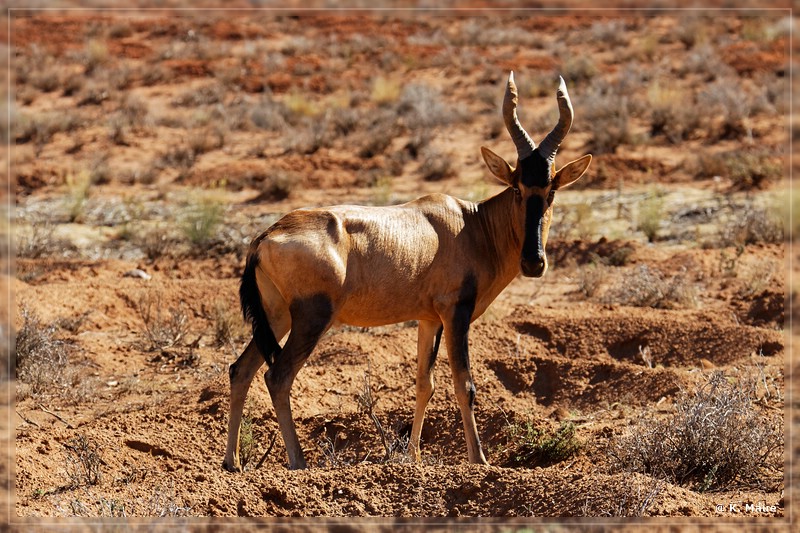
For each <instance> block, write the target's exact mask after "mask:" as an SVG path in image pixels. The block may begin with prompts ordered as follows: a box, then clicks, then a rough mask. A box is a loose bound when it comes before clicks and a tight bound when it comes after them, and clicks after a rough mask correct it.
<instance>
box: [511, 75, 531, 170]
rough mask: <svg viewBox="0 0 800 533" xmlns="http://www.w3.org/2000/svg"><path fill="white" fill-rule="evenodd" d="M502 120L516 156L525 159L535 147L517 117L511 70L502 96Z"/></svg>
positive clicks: (515, 88)
mask: <svg viewBox="0 0 800 533" xmlns="http://www.w3.org/2000/svg"><path fill="white" fill-rule="evenodd" d="M503 121H504V122H505V123H506V129H507V130H508V133H509V134H511V139H512V140H513V141H514V146H516V147H517V157H518V158H519V159H525V158H526V157H528V156H529V155H531V154H532V153H533V151H534V150H535V149H536V143H534V142H533V139H531V138H530V136H529V135H528V134H527V132H526V131H525V130H524V129H523V128H522V125H521V124H520V123H519V119H518V118H517V86H516V84H515V83H514V71H513V70H512V71H511V74H509V75H508V86H506V95H505V97H504V98H503Z"/></svg>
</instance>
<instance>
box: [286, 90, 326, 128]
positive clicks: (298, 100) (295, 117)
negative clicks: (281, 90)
mask: <svg viewBox="0 0 800 533" xmlns="http://www.w3.org/2000/svg"><path fill="white" fill-rule="evenodd" d="M283 105H284V106H286V109H287V111H288V115H287V118H288V120H289V122H290V123H292V124H296V123H297V122H298V121H300V120H302V119H303V118H313V117H316V116H317V115H319V113H320V107H319V105H318V104H317V103H316V102H314V101H313V100H311V99H310V98H309V96H308V94H307V93H304V92H299V91H296V92H291V93H289V94H287V95H286V96H284V98H283Z"/></svg>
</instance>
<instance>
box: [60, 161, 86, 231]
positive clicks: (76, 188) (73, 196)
mask: <svg viewBox="0 0 800 533" xmlns="http://www.w3.org/2000/svg"><path fill="white" fill-rule="evenodd" d="M66 181H67V194H66V196H65V197H64V207H65V210H66V214H67V218H68V219H69V221H70V222H76V221H78V220H80V219H81V218H82V217H83V212H84V208H85V206H86V199H87V198H88V197H89V188H90V187H91V185H92V179H91V174H90V173H89V172H88V171H86V170H84V171H81V172H79V173H78V174H68V175H67V177H66Z"/></svg>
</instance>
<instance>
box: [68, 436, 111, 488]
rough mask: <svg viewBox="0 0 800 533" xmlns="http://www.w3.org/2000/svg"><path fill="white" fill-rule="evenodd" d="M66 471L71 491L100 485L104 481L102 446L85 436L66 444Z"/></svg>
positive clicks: (75, 438)
mask: <svg viewBox="0 0 800 533" xmlns="http://www.w3.org/2000/svg"><path fill="white" fill-rule="evenodd" d="M64 450H65V458H64V471H65V473H66V476H67V482H68V487H69V488H71V489H74V488H78V487H86V486H91V485H98V484H99V483H100V481H101V480H102V470H101V465H102V462H103V459H102V456H101V449H100V446H99V445H98V444H97V443H96V442H94V441H92V440H90V439H89V438H88V437H87V436H86V435H85V434H83V433H80V434H78V435H77V436H76V437H74V438H72V439H70V440H68V441H67V442H65V443H64Z"/></svg>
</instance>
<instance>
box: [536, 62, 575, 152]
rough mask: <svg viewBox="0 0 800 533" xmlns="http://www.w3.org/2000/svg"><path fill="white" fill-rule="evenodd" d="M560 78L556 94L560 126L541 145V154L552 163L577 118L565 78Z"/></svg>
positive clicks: (557, 125)
mask: <svg viewBox="0 0 800 533" xmlns="http://www.w3.org/2000/svg"><path fill="white" fill-rule="evenodd" d="M558 78H559V79H560V80H561V82H560V83H559V85H558V91H557V92H556V98H557V99H558V113H559V118H558V124H556V127H555V128H553V131H551V132H550V133H548V134H547V137H545V138H544V140H543V141H542V144H540V145H539V153H540V154H542V157H544V158H545V159H547V160H548V161H550V162H551V163H552V162H553V161H555V158H556V151H557V150H558V146H559V145H560V144H561V141H563V140H564V137H566V136H567V132H568V131H569V129H570V127H572V119H573V117H574V116H575V113H574V112H573V111H572V102H570V101H569V93H568V92H567V84H566V83H565V82H564V78H562V77H561V76H559V77H558Z"/></svg>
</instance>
